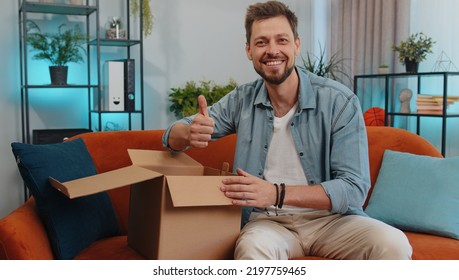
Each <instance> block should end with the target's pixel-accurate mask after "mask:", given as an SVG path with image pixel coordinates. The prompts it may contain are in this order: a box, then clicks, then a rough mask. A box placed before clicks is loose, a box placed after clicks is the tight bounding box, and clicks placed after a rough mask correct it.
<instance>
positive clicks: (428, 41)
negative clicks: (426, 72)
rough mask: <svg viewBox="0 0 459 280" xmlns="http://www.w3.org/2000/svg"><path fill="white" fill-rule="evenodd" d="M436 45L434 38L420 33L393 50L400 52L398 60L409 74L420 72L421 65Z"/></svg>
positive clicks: (412, 35) (394, 46)
mask: <svg viewBox="0 0 459 280" xmlns="http://www.w3.org/2000/svg"><path fill="white" fill-rule="evenodd" d="M434 43H435V41H433V40H432V38H430V37H427V36H426V35H425V34H424V33H422V32H418V33H414V34H411V35H410V36H409V37H408V39H407V40H406V41H400V43H399V44H398V45H393V46H392V49H393V50H394V51H396V52H398V59H399V61H400V63H401V64H403V65H405V67H406V71H407V72H418V67H419V63H420V62H421V61H423V60H425V59H426V56H427V54H428V53H432V46H433V44H434Z"/></svg>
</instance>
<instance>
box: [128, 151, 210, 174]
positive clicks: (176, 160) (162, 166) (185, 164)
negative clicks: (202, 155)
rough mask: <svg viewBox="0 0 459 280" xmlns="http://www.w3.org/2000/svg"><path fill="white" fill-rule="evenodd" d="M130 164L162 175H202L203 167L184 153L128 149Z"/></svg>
mask: <svg viewBox="0 0 459 280" xmlns="http://www.w3.org/2000/svg"><path fill="white" fill-rule="evenodd" d="M128 153H129V157H130V158H131V161H132V164H133V165H136V166H141V167H144V168H148V169H150V170H154V171H156V172H159V173H161V174H164V175H203V173H204V167H203V166H202V165H201V164H200V163H199V162H197V161H196V160H194V159H193V158H191V157H190V156H188V155H187V154H185V153H170V152H166V151H153V150H136V149H128Z"/></svg>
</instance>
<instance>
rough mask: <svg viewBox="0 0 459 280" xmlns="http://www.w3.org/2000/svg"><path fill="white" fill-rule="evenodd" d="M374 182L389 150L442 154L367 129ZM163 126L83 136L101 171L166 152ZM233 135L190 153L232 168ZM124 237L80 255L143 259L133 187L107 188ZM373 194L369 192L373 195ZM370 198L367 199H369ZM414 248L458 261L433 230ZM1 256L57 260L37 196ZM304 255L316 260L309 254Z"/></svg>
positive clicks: (15, 216)
mask: <svg viewBox="0 0 459 280" xmlns="http://www.w3.org/2000/svg"><path fill="white" fill-rule="evenodd" d="M367 132H368V141H369V158H370V172H371V182H372V186H373V185H374V184H375V181H376V178H377V176H378V171H379V168H380V166H381V162H382V156H383V153H384V151H385V150H386V149H389V150H394V151H402V152H409V153H413V154H421V155H430V156H434V157H441V154H440V153H439V152H438V150H437V149H436V148H435V147H434V146H432V145H431V144H430V143H429V142H427V141H426V140H424V139H423V138H421V137H419V136H417V135H415V134H413V133H410V132H407V131H405V130H401V129H396V128H391V127H367ZM162 134H163V130H149V131H118V132H91V133H86V134H82V135H79V136H77V137H81V138H82V139H83V140H84V142H85V143H86V146H87V148H88V150H89V152H90V154H91V156H92V157H93V160H94V163H95V165H96V168H97V170H98V172H105V171H109V170H113V169H116V168H119V167H123V166H127V165H130V164H131V162H130V160H129V156H128V154H127V151H126V150H127V149H128V148H131V149H132V148H133V149H152V150H164V148H163V147H162V144H161V136H162ZM235 137H236V136H235V135H231V136H228V137H225V138H223V139H220V140H218V141H216V142H212V143H211V144H210V145H209V147H208V148H206V149H190V150H188V151H187V152H186V153H187V154H189V155H190V156H191V157H193V158H195V159H196V160H197V161H199V162H200V163H201V164H203V165H206V166H211V167H214V168H221V166H222V163H223V162H229V163H230V165H231V166H230V168H232V163H233V154H234V149H235ZM109 195H110V197H111V199H112V202H113V207H114V209H115V212H116V215H117V218H118V222H119V225H120V228H121V231H122V235H120V236H116V237H110V238H107V239H103V240H99V241H96V242H95V243H93V244H92V245H91V246H89V247H88V248H86V249H84V250H83V251H81V252H80V253H79V254H78V255H77V257H76V259H121V260H135V259H143V257H142V256H140V255H139V254H137V253H136V252H135V251H134V250H133V249H131V248H130V247H129V246H128V245H127V238H126V232H127V224H128V223H127V220H128V211H129V186H126V187H123V188H120V189H116V190H112V191H109ZM370 195H371V192H370V194H369V196H370ZM367 201H368V199H367ZM406 235H407V237H408V239H409V241H410V243H411V245H412V246H413V259H459V241H458V240H455V239H451V238H445V237H440V236H434V235H429V234H422V233H414V232H406ZM0 259H48V260H50V259H54V257H53V253H52V250H51V247H50V244H49V240H48V237H47V234H46V231H45V228H44V225H43V223H42V222H41V220H40V218H39V217H38V215H37V211H36V207H35V203H34V199H33V198H30V199H29V200H28V201H26V202H25V203H24V204H23V205H21V206H20V207H19V208H17V209H16V210H14V211H13V212H12V213H10V214H9V215H7V216H6V217H4V218H2V219H1V220H0ZM304 259H314V257H311V256H305V257H304Z"/></svg>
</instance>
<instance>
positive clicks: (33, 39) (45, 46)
mask: <svg viewBox="0 0 459 280" xmlns="http://www.w3.org/2000/svg"><path fill="white" fill-rule="evenodd" d="M64 26H65V24H61V25H60V26H59V28H58V31H57V33H47V32H45V33H43V32H41V30H40V28H39V27H38V25H37V24H36V23H35V22H33V21H28V22H27V43H28V44H29V45H30V46H31V47H32V48H33V49H34V50H35V51H36V52H37V53H36V54H35V55H34V56H33V57H32V58H33V59H36V60H48V61H49V62H50V63H51V66H50V67H49V71H50V74H51V84H52V85H66V84H67V72H68V66H67V64H68V63H69V62H75V63H79V62H82V61H83V56H82V54H81V51H83V52H85V51H86V50H85V49H84V48H83V44H85V43H87V36H86V35H84V34H83V33H82V32H81V30H80V28H79V26H78V25H75V27H74V28H73V29H68V30H64Z"/></svg>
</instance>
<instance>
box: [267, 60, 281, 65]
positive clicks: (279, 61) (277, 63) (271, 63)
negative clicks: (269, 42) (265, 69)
mask: <svg viewBox="0 0 459 280" xmlns="http://www.w3.org/2000/svg"><path fill="white" fill-rule="evenodd" d="M282 62H283V61H282V60H276V61H268V62H265V64H266V65H268V66H276V65H280V64H282Z"/></svg>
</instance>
